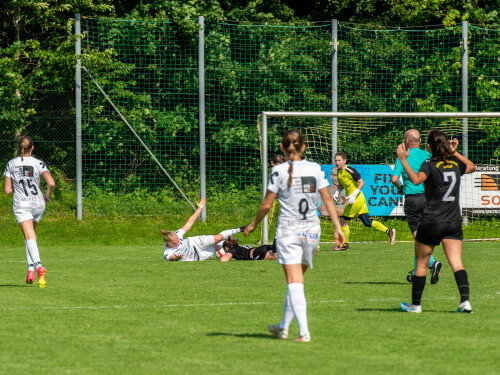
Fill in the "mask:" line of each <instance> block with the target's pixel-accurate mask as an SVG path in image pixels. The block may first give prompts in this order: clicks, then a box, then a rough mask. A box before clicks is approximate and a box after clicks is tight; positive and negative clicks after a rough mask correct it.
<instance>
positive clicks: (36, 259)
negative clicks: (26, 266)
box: [26, 239, 42, 269]
mask: <svg viewBox="0 0 500 375" xmlns="http://www.w3.org/2000/svg"><path fill="white" fill-rule="evenodd" d="M26 247H27V248H28V252H29V255H30V257H31V260H32V261H33V266H34V268H35V269H37V268H38V267H40V266H41V265H42V262H41V261H40V253H39V252H38V245H37V243H36V241H35V240H33V239H29V240H28V241H26Z"/></svg>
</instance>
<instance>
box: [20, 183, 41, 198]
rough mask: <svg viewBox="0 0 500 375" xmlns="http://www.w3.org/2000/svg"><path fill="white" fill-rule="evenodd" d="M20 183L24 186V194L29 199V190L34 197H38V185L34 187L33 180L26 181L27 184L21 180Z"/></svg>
mask: <svg viewBox="0 0 500 375" xmlns="http://www.w3.org/2000/svg"><path fill="white" fill-rule="evenodd" d="M19 183H20V184H21V185H22V186H23V190H24V194H26V196H27V197H29V194H28V189H30V192H31V194H32V195H38V190H37V188H36V185H33V184H32V182H31V180H26V182H25V181H24V180H20V181H19ZM26 185H28V188H26Z"/></svg>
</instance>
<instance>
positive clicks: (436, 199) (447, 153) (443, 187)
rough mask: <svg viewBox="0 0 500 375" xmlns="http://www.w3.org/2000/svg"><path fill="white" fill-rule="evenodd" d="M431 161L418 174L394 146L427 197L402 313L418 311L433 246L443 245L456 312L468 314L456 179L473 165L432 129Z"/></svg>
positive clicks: (405, 152)
mask: <svg viewBox="0 0 500 375" xmlns="http://www.w3.org/2000/svg"><path fill="white" fill-rule="evenodd" d="M427 147H428V148H429V151H430V153H431V155H432V156H431V159H430V160H427V161H426V162H424V163H423V164H422V166H421V167H420V170H419V171H418V174H417V173H415V172H414V171H413V169H412V168H411V166H410V164H409V163H408V156H409V152H408V150H407V149H406V146H405V144H404V143H402V144H400V145H399V147H398V150H397V152H398V158H399V160H400V161H401V164H402V165H403V168H404V170H405V171H406V173H407V174H408V177H409V178H410V180H411V182H412V183H413V184H415V185H418V184H420V183H422V182H423V183H424V187H425V196H426V198H427V201H426V204H425V208H424V211H423V214H422V221H421V222H420V223H419V225H418V229H417V235H416V236H415V256H416V257H417V268H416V269H415V276H414V277H413V285H412V291H411V294H412V303H401V305H400V307H401V309H402V310H403V311H408V312H411V313H420V312H422V306H421V305H420V301H421V299H422V293H423V291H424V287H425V278H426V274H427V265H428V264H429V258H430V256H431V255H432V252H433V251H434V247H435V246H437V245H439V243H440V242H442V243H443V250H444V253H445V254H446V257H447V258H448V262H449V263H450V266H451V269H452V270H453V273H454V275H455V281H456V283H457V287H458V291H459V293H460V304H459V305H458V308H457V310H456V312H458V313H461V312H466V313H470V312H472V308H471V305H470V303H469V280H468V277H467V271H466V270H465V268H464V266H463V264H462V242H463V238H464V236H463V229H462V215H461V212H460V204H459V202H460V177H461V176H462V175H464V174H465V173H472V172H474V171H475V170H476V166H475V165H474V163H473V162H471V161H470V160H469V159H467V158H465V157H464V156H462V155H460V154H459V153H458V152H457V147H458V140H457V139H456V138H454V139H452V140H451V141H448V138H447V137H446V135H445V134H444V133H443V132H442V131H440V130H432V131H430V132H429V135H428V137H427Z"/></svg>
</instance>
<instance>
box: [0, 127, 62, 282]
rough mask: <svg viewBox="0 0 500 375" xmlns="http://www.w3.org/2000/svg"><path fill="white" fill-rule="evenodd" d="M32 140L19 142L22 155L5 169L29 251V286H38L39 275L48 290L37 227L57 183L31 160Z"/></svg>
mask: <svg viewBox="0 0 500 375" xmlns="http://www.w3.org/2000/svg"><path fill="white" fill-rule="evenodd" d="M33 149H34V146H33V140H32V139H31V138H30V137H27V136H24V137H21V139H20V141H19V155H20V156H18V157H17V158H14V159H12V160H10V161H9V163H8V164H7V167H6V168H5V172H4V175H5V187H4V191H5V194H7V195H8V194H10V193H12V192H14V204H13V210H14V216H15V217H16V220H17V223H18V224H19V226H20V227H21V230H22V232H23V235H24V241H25V247H26V262H27V264H28V275H27V277H26V284H33V283H34V282H35V272H34V270H35V269H36V270H37V273H38V286H39V287H40V288H45V286H46V280H45V274H46V270H45V268H44V267H43V266H42V262H41V261H40V252H39V250H38V244H37V241H36V232H35V231H36V227H37V225H38V222H39V221H40V220H41V219H42V216H43V212H44V211H45V202H49V201H50V196H51V195H52V192H53V191H54V188H55V183H54V179H53V178H52V175H51V174H50V172H49V170H48V168H47V166H46V165H45V163H43V162H42V161H40V160H38V159H36V158H34V157H33V156H31V152H32V151H33ZM40 177H43V178H44V179H45V181H46V182H47V193H46V194H43V193H42V191H41V189H40Z"/></svg>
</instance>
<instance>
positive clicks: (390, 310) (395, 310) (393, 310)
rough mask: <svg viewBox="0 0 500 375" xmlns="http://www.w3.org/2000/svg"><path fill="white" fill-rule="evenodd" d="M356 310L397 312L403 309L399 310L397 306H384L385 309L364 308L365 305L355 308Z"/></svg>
mask: <svg viewBox="0 0 500 375" xmlns="http://www.w3.org/2000/svg"><path fill="white" fill-rule="evenodd" d="M356 311H360V312H363V311H379V312H397V313H400V312H401V313H403V312H404V311H401V309H400V308H399V307H390V308H386V309H383V308H380V307H378V308H371V309H370V308H366V307H363V308H357V309H356Z"/></svg>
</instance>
